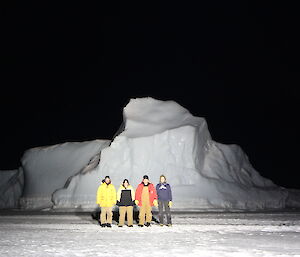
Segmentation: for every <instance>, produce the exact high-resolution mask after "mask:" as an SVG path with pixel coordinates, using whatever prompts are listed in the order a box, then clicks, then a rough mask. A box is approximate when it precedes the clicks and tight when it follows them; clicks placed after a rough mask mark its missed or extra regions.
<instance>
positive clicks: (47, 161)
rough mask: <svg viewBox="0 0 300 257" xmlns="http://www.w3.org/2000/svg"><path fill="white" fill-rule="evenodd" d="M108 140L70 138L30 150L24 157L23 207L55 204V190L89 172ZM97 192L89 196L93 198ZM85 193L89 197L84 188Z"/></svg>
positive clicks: (29, 207) (94, 165)
mask: <svg viewBox="0 0 300 257" xmlns="http://www.w3.org/2000/svg"><path fill="white" fill-rule="evenodd" d="M109 143H110V141H108V140H94V141H86V142H67V143H64V144H57V145H53V146H47V147H37V148H32V149H29V150H27V151H26V152H25V153H24V155H23V157H22V160H21V162H22V167H23V169H24V174H25V186H24V194H23V196H22V198H21V206H22V208H28V209H41V208H47V207H52V205H53V202H52V201H51V200H52V194H53V193H54V192H55V191H56V190H59V189H61V188H64V187H66V186H68V184H69V182H70V180H71V179H72V177H73V176H76V175H78V174H79V175H81V174H88V173H89V172H90V170H91V169H93V168H95V167H96V166H97V165H98V162H99V159H100V152H101V150H102V149H103V148H105V147H107V146H108V145H109ZM88 186H89V185H86V187H88ZM94 194H95V193H94ZM94 194H93V196H89V198H91V197H93V198H94ZM65 197H68V196H65ZM82 197H85V198H87V197H86V196H85V193H84V192H82ZM93 200H94V199H93ZM68 201H69V202H71V203H72V201H73V199H72V196H69V197H68Z"/></svg>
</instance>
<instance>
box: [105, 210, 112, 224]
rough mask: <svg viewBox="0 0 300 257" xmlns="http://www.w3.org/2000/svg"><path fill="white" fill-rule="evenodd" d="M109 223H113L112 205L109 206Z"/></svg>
mask: <svg viewBox="0 0 300 257" xmlns="http://www.w3.org/2000/svg"><path fill="white" fill-rule="evenodd" d="M106 212H107V223H108V224H111V223H112V217H113V213H112V207H107V211H106Z"/></svg>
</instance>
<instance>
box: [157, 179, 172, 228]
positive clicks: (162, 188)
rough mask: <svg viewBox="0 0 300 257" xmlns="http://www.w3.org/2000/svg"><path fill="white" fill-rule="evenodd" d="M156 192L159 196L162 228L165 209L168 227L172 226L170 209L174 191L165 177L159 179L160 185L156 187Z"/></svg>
mask: <svg viewBox="0 0 300 257" xmlns="http://www.w3.org/2000/svg"><path fill="white" fill-rule="evenodd" d="M156 191H157V196H158V215H159V223H160V226H163V225H164V209H165V213H166V216H167V226H172V220H171V211H170V207H172V190H171V186H170V185H169V184H168V183H167V179H166V177H165V176H164V175H161V176H160V177H159V183H158V184H157V185H156Z"/></svg>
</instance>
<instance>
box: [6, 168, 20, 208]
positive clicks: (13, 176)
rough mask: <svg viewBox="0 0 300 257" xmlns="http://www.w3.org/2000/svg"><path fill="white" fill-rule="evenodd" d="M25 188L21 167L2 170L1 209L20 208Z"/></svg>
mask: <svg viewBox="0 0 300 257" xmlns="http://www.w3.org/2000/svg"><path fill="white" fill-rule="evenodd" d="M23 188H24V174H23V169H22V168H21V167H20V168H19V169H16V170H0V209H10V208H18V207H19V199H20V197H21V195H22V192H23Z"/></svg>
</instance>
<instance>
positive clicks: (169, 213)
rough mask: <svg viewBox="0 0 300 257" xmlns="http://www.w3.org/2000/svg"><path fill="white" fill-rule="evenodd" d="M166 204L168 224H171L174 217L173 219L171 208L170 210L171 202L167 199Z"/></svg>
mask: <svg viewBox="0 0 300 257" xmlns="http://www.w3.org/2000/svg"><path fill="white" fill-rule="evenodd" d="M164 206H165V211H166V216H167V224H170V225H171V224H172V219H171V210H170V206H169V202H168V201H165V202H164Z"/></svg>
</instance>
